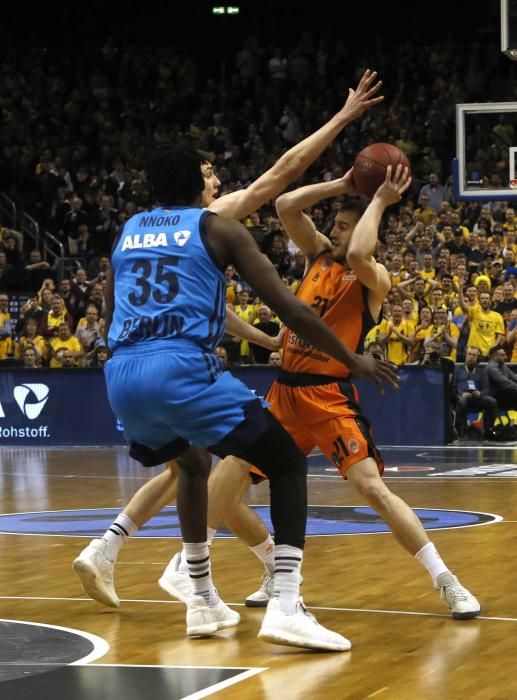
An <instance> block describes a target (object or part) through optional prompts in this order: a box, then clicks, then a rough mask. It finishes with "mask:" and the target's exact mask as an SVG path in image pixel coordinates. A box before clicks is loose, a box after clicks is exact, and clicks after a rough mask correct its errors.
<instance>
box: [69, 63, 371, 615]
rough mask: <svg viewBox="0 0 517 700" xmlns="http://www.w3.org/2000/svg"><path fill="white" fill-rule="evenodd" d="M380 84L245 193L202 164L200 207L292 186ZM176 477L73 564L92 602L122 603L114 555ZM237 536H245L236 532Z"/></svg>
mask: <svg viewBox="0 0 517 700" xmlns="http://www.w3.org/2000/svg"><path fill="white" fill-rule="evenodd" d="M381 85H382V83H381V82H380V81H377V73H376V72H375V71H370V70H369V69H368V70H366V71H365V72H364V74H363V76H362V77H361V80H360V81H359V83H358V85H357V88H356V89H355V90H353V89H352V88H350V89H349V94H348V98H347V100H346V102H345V104H344V105H343V107H342V108H341V109H340V110H339V112H337V113H336V114H335V115H334V116H333V117H332V118H331V119H330V120H329V121H328V122H327V123H326V124H324V125H323V126H322V127H321V128H320V129H318V130H317V131H316V132H314V133H313V134H311V135H310V136H308V137H307V138H305V139H304V140H303V141H301V142H300V143H298V144H296V145H295V146H293V147H292V148H291V149H289V151H287V152H286V153H284V155H282V156H281V158H280V159H279V160H278V161H277V162H276V163H275V164H274V165H273V167H272V168H270V169H269V170H268V171H267V172H265V173H264V174H263V175H261V176H260V177H259V178H258V179H257V180H256V181H255V182H253V183H252V184H251V185H250V186H249V187H247V188H246V189H243V190H239V191H236V192H231V193H229V194H225V195H223V196H222V197H220V198H219V199H217V198H216V197H217V191H218V189H219V186H220V184H221V183H220V181H219V179H218V178H217V176H216V174H215V171H214V168H213V166H212V165H211V164H210V163H208V162H207V163H205V164H204V165H203V169H202V172H203V176H204V178H205V189H204V191H203V194H202V206H204V207H207V208H209V209H210V211H213V212H215V213H216V214H219V215H220V216H224V217H231V218H235V219H242V218H243V217H244V216H246V215H247V214H249V213H250V212H253V211H255V210H256V209H258V208H259V207H261V206H262V205H263V204H265V203H266V202H268V201H269V200H270V199H273V198H274V197H276V196H278V194H279V193H280V192H282V191H283V190H284V189H285V188H286V187H287V185H289V183H290V182H292V181H293V180H295V179H296V178H298V177H300V176H301V175H302V174H303V173H304V172H305V170H306V169H307V168H308V167H309V165H311V163H313V162H314V160H316V158H317V157H318V156H319V155H320V153H321V152H322V151H323V150H324V149H325V148H326V147H327V146H328V145H329V144H330V143H331V142H332V141H333V139H334V138H335V137H336V136H337V135H338V134H339V133H340V132H341V131H342V130H343V128H344V127H345V126H346V125H347V124H349V123H350V122H352V121H353V120H354V119H357V118H358V117H360V116H361V115H362V114H363V113H364V112H365V111H366V110H367V109H369V108H370V107H372V106H374V105H376V104H378V103H380V102H382V100H383V97H382V96H379V95H378V92H379V90H380V88H381ZM177 479H178V467H177V465H176V463H175V462H168V463H167V465H166V469H165V470H164V471H163V472H162V473H161V474H159V475H158V476H155V477H154V478H152V479H150V480H149V481H148V482H147V483H146V484H144V486H142V488H140V489H139V490H138V491H137V493H136V494H135V495H134V496H133V498H132V499H131V501H130V502H129V503H128V505H127V506H126V507H125V508H124V510H123V511H122V513H120V514H119V515H118V516H117V518H116V519H115V521H114V522H113V523H112V524H111V525H110V527H109V528H108V529H107V531H106V532H105V534H104V535H103V537H102V538H101V539H94V540H92V542H91V543H90V544H89V545H88V546H87V547H86V548H85V549H84V550H83V551H82V552H81V553H80V554H79V556H78V557H77V558H76V560H75V562H76V563H77V564H80V565H81V569H82V570H83V571H84V569H85V567H86V569H87V570H88V576H87V577H85V576H84V575H82V574H81V573H79V569H78V568H77V566H75V567H74V568H76V570H77V573H78V575H79V576H80V578H81V582H82V584H83V587H84V588H85V590H86V592H87V593H88V595H90V596H91V597H92V598H94V599H95V600H98V601H99V602H100V603H103V604H105V605H109V606H111V607H117V606H118V605H119V604H120V601H119V599H118V596H117V594H116V592H115V588H114V583H113V573H114V563H115V561H116V559H117V556H118V553H119V551H120V549H121V547H122V546H123V544H125V542H127V540H128V538H129V537H131V536H132V535H133V534H134V533H135V532H136V531H137V530H138V528H140V527H142V526H143V525H144V524H145V523H146V522H147V521H148V520H149V519H150V518H152V517H153V515H156V514H157V513H159V512H160V510H161V509H162V508H164V507H165V506H166V505H168V504H169V503H171V502H172V501H174V499H175V498H176V490H177ZM235 534H237V535H239V536H241V535H245V533H240V532H236V533H235Z"/></svg>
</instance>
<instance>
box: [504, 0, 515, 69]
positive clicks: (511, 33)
mask: <svg viewBox="0 0 517 700" xmlns="http://www.w3.org/2000/svg"><path fill="white" fill-rule="evenodd" d="M501 51H502V52H503V53H504V54H505V56H508V58H510V59H511V60H512V61H517V0H501Z"/></svg>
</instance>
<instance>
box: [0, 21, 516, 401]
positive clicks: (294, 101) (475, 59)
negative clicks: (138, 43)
mask: <svg viewBox="0 0 517 700" xmlns="http://www.w3.org/2000/svg"><path fill="white" fill-rule="evenodd" d="M63 58H64V57H63V56H61V55H60V54H59V53H57V54H56V53H47V54H45V55H41V54H39V53H37V52H31V51H28V52H24V53H21V52H18V53H16V54H14V55H13V56H12V57H11V56H6V57H4V59H3V62H2V64H1V66H0V121H1V125H2V129H1V131H0V190H3V191H4V192H5V193H6V194H7V195H8V196H9V197H10V198H12V199H13V200H14V201H15V203H16V205H17V207H18V210H24V211H26V212H28V213H29V214H30V215H31V216H33V217H34V218H35V219H36V221H37V222H38V223H39V225H40V226H41V228H42V230H48V231H49V232H51V233H52V234H53V235H54V236H55V237H56V238H57V239H58V240H59V241H60V242H61V243H62V245H63V247H64V250H65V252H66V257H67V260H68V262H69V265H68V267H67V269H68V270H70V272H69V273H68V274H67V275H66V276H65V278H64V279H58V276H57V273H56V269H52V268H50V265H49V263H48V262H47V261H46V260H44V259H43V256H42V251H41V250H39V249H38V248H34V246H33V245H32V242H31V241H29V240H27V239H25V238H24V236H23V235H22V234H21V233H20V232H19V231H18V230H17V229H16V227H15V226H14V227H4V228H1V229H0V359H6V358H13V359H14V360H19V361H20V362H22V361H23V363H24V364H25V366H27V367H30V366H41V365H43V366H50V367H77V366H102V364H103V362H105V361H106V359H107V357H108V354H107V350H106V348H105V345H104V340H103V301H102V296H103V284H104V279H105V274H106V270H107V268H108V267H109V264H110V262H109V252H110V250H111V246H112V243H113V241H114V239H115V237H116V236H117V234H118V233H119V232H120V230H121V229H122V227H123V226H124V223H125V221H126V220H127V219H128V218H129V217H131V216H132V215H134V214H135V213H137V212H140V211H143V210H145V209H147V208H150V207H151V206H152V205H153V200H152V196H151V193H150V191H149V188H148V186H147V182H146V177H145V172H144V166H143V164H144V161H145V154H146V153H147V151H148V150H149V148H151V147H153V146H155V145H157V144H159V143H161V142H164V141H169V140H173V141H177V140H184V141H187V142H189V143H192V144H193V145H195V146H197V147H199V148H202V149H204V150H206V151H208V152H210V153H211V154H212V157H213V162H214V165H215V167H216V170H217V175H218V177H219V179H220V180H221V182H222V186H221V191H220V194H224V193H226V192H229V191H233V190H235V189H239V188H243V187H246V186H247V185H249V184H250V183H251V182H252V181H253V180H254V179H255V178H256V177H258V175H260V174H261V173H262V172H264V171H265V170H266V169H267V168H268V167H270V166H271V165H272V164H273V163H274V162H275V160H276V159H277V158H278V156H279V155H280V154H281V153H282V152H283V151H285V150H286V149H287V148H288V147H290V146H291V145H292V144H294V143H296V142H297V141H299V140H300V139H301V138H302V137H303V136H304V135H306V134H308V133H310V132H311V131H313V130H314V129H315V128H317V126H318V125H319V124H322V123H323V122H324V121H326V120H327V119H328V117H329V116H330V114H331V113H332V112H333V111H334V110H335V109H337V108H338V107H339V106H340V105H341V104H342V103H343V101H344V99H345V97H346V94H347V91H348V87H349V86H351V85H354V84H355V83H356V82H357V78H358V76H359V75H360V74H361V72H362V69H363V67H364V66H365V65H370V66H372V67H374V68H375V69H376V70H378V71H379V74H380V76H381V77H382V79H383V81H384V87H383V92H384V94H385V95H386V100H385V102H384V103H383V104H382V105H380V106H378V107H376V108H374V109H372V110H370V111H368V112H367V113H366V114H365V115H364V116H363V117H362V118H361V120H359V121H358V122H356V123H354V124H352V125H350V126H349V127H348V128H347V129H346V130H345V131H344V132H343V133H342V135H341V136H340V137H339V138H338V139H337V140H336V142H335V143H334V144H333V145H332V146H331V147H329V148H328V149H327V151H326V152H325V154H324V155H323V156H322V157H321V158H320V159H319V160H318V161H317V163H316V164H315V165H314V166H313V167H311V168H310V169H309V171H308V172H307V174H306V177H305V182H315V181H318V180H330V179H334V178H337V177H341V176H342V175H343V174H344V173H345V172H346V170H347V169H348V168H349V167H350V165H351V163H352V162H353V158H354V155H355V154H356V153H357V152H358V151H359V150H360V149H361V148H363V147H364V146H365V145H367V144H368V143H371V142H375V141H384V142H389V143H394V144H396V145H397V146H398V147H399V148H400V149H401V150H403V151H404V152H405V153H406V154H407V156H408V158H409V159H410V161H411V165H412V173H413V183H412V187H411V189H410V190H409V192H408V193H407V196H405V198H404V200H403V202H402V203H401V205H400V206H399V207H397V208H392V209H391V210H389V212H388V216H387V217H386V220H385V221H384V222H383V227H382V230H381V231H380V235H379V243H378V246H377V259H378V260H379V261H380V262H382V263H383V264H384V265H386V267H387V269H388V271H389V273H390V276H391V279H392V283H393V286H392V289H391V291H390V293H389V294H388V297H387V299H386V302H385V304H384V307H383V314H382V319H381V320H380V322H379V323H378V324H377V325H376V326H375V327H374V328H373V329H372V330H371V331H370V332H369V334H368V336H367V337H366V341H365V351H366V352H372V353H376V354H379V355H382V356H385V357H387V358H389V359H390V360H392V361H393V362H395V363H396V364H397V365H403V364H407V363H419V364H422V365H432V364H438V363H441V362H442V358H444V359H446V360H447V359H448V360H450V361H452V362H460V363H463V362H465V360H466V357H469V353H468V351H467V348H472V349H473V351H474V352H475V353H476V354H477V360H485V361H486V360H488V359H489V356H490V354H491V353H492V352H493V348H494V347H495V348H497V349H498V352H499V357H500V358H502V352H503V351H505V352H506V357H507V358H508V359H511V360H512V361H514V362H517V342H515V341H516V335H517V263H516V255H517V217H516V215H515V209H514V206H513V203H512V202H511V201H509V202H470V203H467V204H465V203H459V202H456V201H454V198H453V196H452V191H451V178H450V169H451V159H452V157H453V155H454V150H455V145H454V128H453V126H454V119H455V105H456V103H458V102H474V101H479V100H486V99H488V98H489V99H491V100H497V99H502V100H508V98H509V96H511V94H512V90H514V88H513V87H512V86H511V82H510V81H509V80H508V71H505V70H504V69H499V68H500V66H499V65H498V63H499V55H498V53H497V52H496V51H494V49H493V47H486V48H485V47H483V46H477V47H476V51H475V52H473V51H470V50H465V48H464V47H461V46H460V47H458V46H456V45H455V43H454V41H453V40H452V39H451V38H450V37H449V38H445V39H443V40H441V41H440V42H437V43H436V44H435V45H433V46H429V47H417V46H416V45H412V44H411V43H410V42H406V43H404V44H402V45H400V46H399V47H398V48H397V49H396V50H395V51H389V52H387V51H383V49H382V46H380V45H378V46H376V47H375V48H369V49H368V50H365V51H363V50H353V51H352V50H348V49H347V48H346V47H345V44H344V42H343V41H342V40H337V41H334V42H332V43H329V42H327V41H326V40H325V37H323V36H317V35H316V34H314V33H312V32H310V31H308V32H306V33H305V34H304V35H303V36H302V38H301V40H300V41H299V42H298V44H297V45H296V46H295V47H294V48H291V49H282V48H277V47H271V46H266V45H265V44H264V42H262V41H260V40H259V38H258V37H254V36H251V37H248V38H247V39H246V41H245V42H244V43H243V46H242V48H241V49H240V50H239V51H238V52H237V53H236V55H235V56H234V57H233V59H228V58H227V59H226V61H225V64H224V66H222V67H218V70H216V71H215V72H216V73H217V76H215V75H208V74H206V69H205V70H204V71H203V70H201V69H200V67H199V66H198V64H197V63H196V62H195V60H194V59H193V58H192V56H191V55H190V54H188V53H187V52H185V51H175V50H173V49H157V50H151V49H149V50H145V51H144V50H139V51H137V50H128V49H122V48H120V47H117V45H116V44H115V43H114V41H113V40H107V41H106V42H105V44H104V46H103V47H102V48H101V49H100V50H93V49H77V50H75V51H72V52H70V53H68V54H67V56H66V60H63ZM352 67H353V68H352ZM497 128H499V131H501V125H498V127H497ZM505 128H506V130H508V129H509V130H510V132H512V131H513V129H512V127H511V124H506V125H505ZM507 137H508V138H509V139H513V137H514V134H513V133H508V134H507ZM512 143H513V141H512ZM478 145H479V149H478V150H479V152H480V153H481V154H482V156H483V157H481V156H480V158H481V161H482V163H483V167H485V168H486V169H487V170H486V173H485V174H484V175H483V177H484V178H485V180H486V182H487V183H492V184H494V183H496V182H498V181H499V182H500V181H501V180H502V179H503V178H504V177H507V171H508V163H507V162H505V160H504V153H501V152H498V153H496V154H493V155H491V154H490V153H487V152H485V153H484V152H483V149H484V148H485V150H486V146H487V144H486V143H479V144H478ZM483 153H484V155H483ZM478 155H479V154H478ZM478 165H479V164H476V163H474V164H472V167H473V168H475V167H478ZM297 184H299V183H297ZM338 205H339V201H329V202H324V203H322V204H319V205H317V206H315V207H313V208H312V210H311V211H310V212H309V213H310V215H311V217H312V218H313V220H314V221H315V223H316V225H317V226H318V228H319V229H320V230H321V231H322V232H323V233H328V232H329V231H330V229H331V227H332V222H333V217H334V212H335V210H336V207H337V206H338ZM244 224H245V225H246V226H247V227H248V229H249V231H250V235H252V236H253V237H254V238H255V240H256V241H257V243H258V244H259V246H260V247H261V248H262V250H263V251H264V253H265V254H266V255H267V256H268V257H269V258H270V260H271V261H272V262H273V264H274V265H275V266H276V268H277V270H278V273H279V275H280V276H281V277H282V279H283V280H284V281H285V283H286V284H287V285H289V286H290V287H291V288H292V289H293V291H296V289H297V286H298V285H299V283H300V280H301V278H302V276H303V273H304V263H305V261H304V259H303V256H302V255H301V254H300V253H299V252H298V251H297V250H296V249H295V248H294V247H293V245H292V244H291V242H290V241H289V240H288V239H287V238H286V236H285V235H284V232H283V230H282V227H281V225H280V223H279V220H278V218H277V217H276V214H275V210H274V203H273V202H271V203H269V204H268V205H266V206H265V207H263V208H262V209H261V210H259V211H257V212H254V213H253V214H252V215H250V216H249V217H247V218H246V220H245V221H244ZM225 276H226V281H227V302H228V303H229V304H231V305H232V306H234V308H235V310H236V312H237V313H238V314H239V315H240V316H241V317H242V318H243V319H244V320H246V321H247V322H249V323H256V324H258V326H259V327H260V328H261V330H264V331H265V332H266V333H268V334H269V335H276V334H277V333H278V332H279V323H278V319H276V318H275V316H274V314H273V313H272V311H271V310H270V309H269V308H268V307H266V306H264V305H263V304H261V301H260V299H257V298H256V297H255V295H254V292H253V290H251V289H249V288H248V287H247V286H246V285H245V284H244V283H243V282H242V281H241V280H240V279H239V278H238V275H237V273H236V271H235V270H234V269H233V268H231V267H229V268H228V269H227V270H226V271H225ZM23 295H25V296H26V298H27V301H26V303H24V305H23V306H22V308H21V310H20V312H19V314H17V315H16V317H11V315H10V313H9V308H10V299H11V298H14V297H20V296H23ZM218 352H220V353H221V354H225V355H226V361H227V362H228V363H229V364H231V363H250V362H259V363H268V362H271V364H275V363H277V362H278V359H279V356H278V353H273V357H272V358H270V354H269V353H268V352H267V351H264V350H263V349H261V348H258V347H255V346H249V344H248V343H246V342H237V341H236V340H235V339H232V338H228V337H225V338H224V342H223V347H222V348H221V349H220V350H219V351H218ZM464 393H465V392H464Z"/></svg>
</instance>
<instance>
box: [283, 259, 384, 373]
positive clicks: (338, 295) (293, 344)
mask: <svg viewBox="0 0 517 700" xmlns="http://www.w3.org/2000/svg"><path fill="white" fill-rule="evenodd" d="M296 296H297V297H298V298H299V299H300V300H301V301H304V302H305V303H306V304H309V306H312V307H313V308H314V309H315V310H316V311H317V312H318V313H319V315H320V316H321V318H322V319H323V321H325V323H326V324H327V326H328V327H329V328H330V329H331V330H332V331H333V332H334V334H335V335H337V337H338V338H339V339H340V340H341V342H342V343H343V344H344V345H346V346H347V347H349V348H350V349H351V350H353V351H354V352H362V345H363V339H364V336H365V335H366V334H367V333H368V331H369V330H370V329H371V328H372V327H373V326H374V325H375V321H374V319H373V318H372V315H371V313H370V310H369V308H368V304H367V298H368V289H367V288H366V287H364V286H363V285H362V284H361V282H359V280H358V279H357V277H356V275H355V273H354V272H353V271H352V270H349V269H347V268H346V267H343V265H341V264H339V263H337V262H335V261H334V260H333V259H332V257H331V255H330V254H328V253H323V254H322V255H320V256H319V257H318V258H316V260H315V261H314V262H313V264H312V265H311V267H310V268H309V270H308V271H307V274H306V275H305V277H304V279H303V281H302V283H301V285H300V287H299V288H298V291H297V293H296ZM282 369H283V370H285V371H286V372H296V373H298V374H300V373H303V374H324V375H326V376H330V377H343V378H344V377H347V376H348V375H349V370H348V368H347V367H346V366H345V365H343V364H341V362H338V361H337V360H334V358H332V357H330V355H327V354H326V353H325V352H323V351H322V350H319V349H318V348H317V347H315V346H314V345H310V344H309V343H307V342H306V341H305V340H303V338H300V337H299V336H298V335H296V333H293V332H292V331H289V330H288V331H287V332H286V334H285V336H284V352H283V360H282Z"/></svg>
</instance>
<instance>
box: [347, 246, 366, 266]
mask: <svg viewBox="0 0 517 700" xmlns="http://www.w3.org/2000/svg"><path fill="white" fill-rule="evenodd" d="M370 257H371V256H370V255H368V256H366V255H365V250H364V248H363V249H361V247H360V246H358V245H351V246H350V248H349V249H348V251H347V254H346V259H347V262H348V264H349V265H350V267H351V268H352V269H354V268H356V267H359V266H360V265H362V264H363V263H365V262H367V261H368V260H369V259H370Z"/></svg>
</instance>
